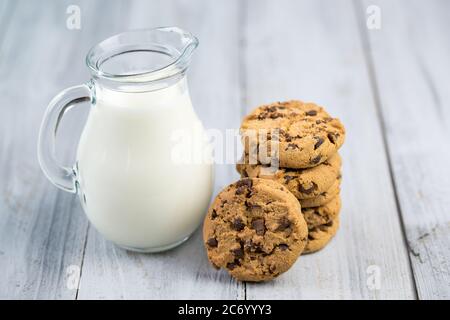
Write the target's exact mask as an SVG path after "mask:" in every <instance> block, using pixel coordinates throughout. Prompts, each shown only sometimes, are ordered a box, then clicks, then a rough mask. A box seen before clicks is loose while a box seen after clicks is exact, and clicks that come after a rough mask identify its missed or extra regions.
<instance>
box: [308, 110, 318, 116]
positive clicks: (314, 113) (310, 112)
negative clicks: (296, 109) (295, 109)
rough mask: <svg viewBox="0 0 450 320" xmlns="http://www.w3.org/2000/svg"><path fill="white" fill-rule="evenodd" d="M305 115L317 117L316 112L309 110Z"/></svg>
mask: <svg viewBox="0 0 450 320" xmlns="http://www.w3.org/2000/svg"><path fill="white" fill-rule="evenodd" d="M306 115H307V116H311V117H312V116H315V115H317V111H316V110H309V111H306Z"/></svg>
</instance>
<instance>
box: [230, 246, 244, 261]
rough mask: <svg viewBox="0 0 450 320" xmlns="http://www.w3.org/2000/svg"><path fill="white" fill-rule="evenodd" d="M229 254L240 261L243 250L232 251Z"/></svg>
mask: <svg viewBox="0 0 450 320" xmlns="http://www.w3.org/2000/svg"><path fill="white" fill-rule="evenodd" d="M231 252H232V253H233V255H234V256H235V257H236V259H242V258H243V257H244V250H242V249H241V248H238V249H234V250H232V251H231Z"/></svg>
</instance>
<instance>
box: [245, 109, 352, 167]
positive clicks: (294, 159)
mask: <svg viewBox="0 0 450 320" xmlns="http://www.w3.org/2000/svg"><path fill="white" fill-rule="evenodd" d="M272 129H279V135H278V137H279V160H280V166H281V167H286V168H309V167H314V166H317V165H318V164H320V163H322V162H324V161H326V160H327V159H328V158H329V157H330V156H332V155H334V154H335V153H336V151H337V150H338V149H339V148H340V147H341V146H342V144H343V143H344V139H345V129H344V126H343V125H342V123H341V122H340V120H339V119H337V118H332V117H331V116H330V115H329V114H328V113H327V112H326V111H325V110H324V109H323V108H322V107H320V106H318V105H316V104H314V103H304V102H301V101H298V100H291V101H287V102H277V103H272V104H269V105H263V106H260V107H258V108H256V109H255V110H253V111H252V112H251V113H250V114H249V115H247V116H246V117H245V118H244V120H243V121H242V124H241V133H243V136H245V131H246V130H255V131H256V132H260V131H261V130H272ZM268 134H269V139H268V141H269V142H270V135H271V133H270V131H269V133H268ZM264 143H266V141H262V140H261V141H260V140H259V139H258V141H257V148H261V147H262V146H261V144H264ZM264 147H269V149H270V146H264ZM244 149H245V153H247V154H250V153H254V152H255V151H256V150H249V149H250V144H249V143H245V142H244Z"/></svg>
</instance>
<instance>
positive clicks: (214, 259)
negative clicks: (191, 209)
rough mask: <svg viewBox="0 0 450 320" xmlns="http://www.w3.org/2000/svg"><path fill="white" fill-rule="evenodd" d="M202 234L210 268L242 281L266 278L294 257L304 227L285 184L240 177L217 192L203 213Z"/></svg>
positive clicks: (300, 246)
mask: <svg viewBox="0 0 450 320" xmlns="http://www.w3.org/2000/svg"><path fill="white" fill-rule="evenodd" d="M203 238H204V242H205V247H206V251H207V254H208V258H209V260H210V262H211V264H212V265H213V266H215V267H216V268H224V269H226V270H227V271H228V272H229V273H230V274H231V275H232V276H233V277H234V278H236V279H238V280H241V281H265V280H270V279H273V278H275V277H276V276H278V275H280V274H281V273H283V272H285V271H287V270H288V269H289V268H290V267H291V266H292V264H293V263H294V262H295V261H296V260H297V258H298V257H299V255H300V254H301V253H302V251H303V249H304V248H305V246H306V243H307V241H308V227H307V224H306V221H305V219H304V218H303V215H302V214H301V209H300V204H299V202H298V200H297V199H296V198H295V197H294V195H292V194H291V193H290V192H289V191H288V190H287V188H286V187H284V186H282V185H281V184H279V183H277V182H275V181H272V180H268V179H258V178H244V179H241V180H239V181H237V182H236V183H233V184H231V185H229V186H228V187H226V188H225V189H224V190H222V191H221V192H220V193H219V194H218V195H217V197H216V198H215V200H214V202H213V203H212V205H211V207H210V208H209V211H208V214H207V215H206V217H205V221H204V225H203Z"/></svg>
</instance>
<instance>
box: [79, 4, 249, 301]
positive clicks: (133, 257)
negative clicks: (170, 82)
mask: <svg viewBox="0 0 450 320" xmlns="http://www.w3.org/2000/svg"><path fill="white" fill-rule="evenodd" d="M115 4H116V3H115V2H114V5H115ZM114 10H117V8H115V9H114ZM237 10H238V2H237V1H222V2H209V1H208V2H206V1H164V2H163V1H158V2H149V1H134V2H132V3H130V4H129V5H128V6H127V10H123V11H122V13H123V14H124V16H123V19H125V20H126V21H127V23H128V27H129V28H133V29H135V28H148V27H156V26H161V25H177V26H180V27H182V28H185V29H186V30H189V31H191V32H192V33H194V34H195V35H197V36H198V38H199V40H200V46H199V48H198V51H197V52H196V53H195V55H194V58H193V65H192V67H191V70H190V74H189V77H190V78H189V81H190V89H191V94H192V100H193V103H194V107H195V109H196V111H197V112H198V114H199V116H200V118H201V120H202V121H203V122H204V124H205V126H206V127H208V128H220V129H222V130H224V129H226V128H236V127H238V125H239V119H240V88H239V79H238V60H237V58H238V53H239V52H238V40H239V29H238V21H237V16H238V12H237ZM112 23H114V22H113V21H111V20H109V19H108V17H104V18H103V20H102V21H100V22H99V24H112ZM236 178H237V174H236V173H235V171H234V167H233V166H225V165H223V166H217V168H216V183H215V192H217V191H218V190H219V189H220V188H222V187H223V186H224V185H225V184H228V183H229V182H231V181H233V180H234V179H236ZM202 242H203V241H202V239H201V233H200V232H199V231H197V232H196V233H195V234H194V235H193V237H192V238H191V239H190V240H189V241H188V242H187V243H185V244H183V245H181V246H180V247H178V248H176V249H174V250H171V251H169V252H165V253H160V254H138V253H131V252H127V251H125V250H122V249H120V248H117V247H115V246H114V245H112V244H111V243H109V242H107V241H105V240H104V239H102V237H101V236H100V235H99V234H98V233H97V232H96V231H95V230H94V229H93V228H91V229H90V232H89V237H88V243H87V248H86V255H85V259H84V264H83V273H82V277H81V284H80V290H79V294H78V298H79V299H114V298H117V299H159V298H164V299H180V298H185V299H188V298H195V299H202V298H203V299H242V298H243V297H244V285H243V284H240V283H237V282H235V281H234V280H232V279H231V278H230V277H229V276H228V275H227V274H226V273H225V272H217V271H216V270H215V269H213V268H212V267H211V266H210V265H209V263H208V261H207V258H206V253H205V250H204V248H203V243H202Z"/></svg>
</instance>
